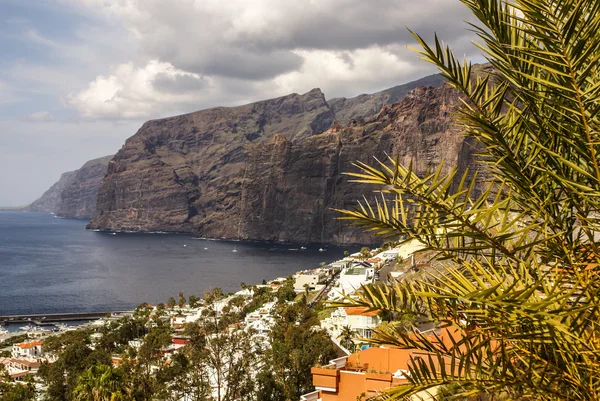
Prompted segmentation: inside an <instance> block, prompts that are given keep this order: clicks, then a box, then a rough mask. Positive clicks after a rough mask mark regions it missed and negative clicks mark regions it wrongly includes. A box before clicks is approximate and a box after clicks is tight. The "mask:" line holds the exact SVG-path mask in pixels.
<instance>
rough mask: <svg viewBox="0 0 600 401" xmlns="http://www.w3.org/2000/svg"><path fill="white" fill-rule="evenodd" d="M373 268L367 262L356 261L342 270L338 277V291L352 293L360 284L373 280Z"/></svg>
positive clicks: (346, 293) (345, 293)
mask: <svg viewBox="0 0 600 401" xmlns="http://www.w3.org/2000/svg"><path fill="white" fill-rule="evenodd" d="M374 277H375V269H374V268H373V266H372V265H371V264H369V263H367V262H356V263H354V264H353V265H352V266H351V267H349V268H346V269H344V270H342V273H341V274H340V279H339V290H338V291H339V292H340V293H341V294H344V295H348V294H352V293H353V292H354V291H356V290H358V289H360V287H361V286H363V285H365V284H369V283H372V282H373V278H374Z"/></svg>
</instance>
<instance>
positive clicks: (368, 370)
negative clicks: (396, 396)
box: [300, 330, 452, 401]
mask: <svg viewBox="0 0 600 401" xmlns="http://www.w3.org/2000/svg"><path fill="white" fill-rule="evenodd" d="M437 338H439V340H441V341H442V342H443V343H445V344H446V345H447V346H448V347H451V346H452V341H451V340H450V336H449V335H448V333H447V330H441V331H440V332H439V333H438V337H437ZM427 357H428V353H427V352H423V351H419V350H415V349H401V348H395V347H371V348H367V349H365V350H361V351H358V352H356V353H354V354H352V355H349V356H345V357H341V358H337V359H334V360H332V361H330V364H329V365H327V366H324V367H313V368H312V369H311V373H312V376H313V385H314V386H315V391H313V392H310V393H308V394H305V395H303V396H301V397H300V400H301V401H346V400H356V399H358V397H360V396H364V398H365V399H369V398H371V397H374V396H376V395H378V394H379V393H380V392H381V391H382V390H385V389H387V388H390V387H393V386H396V385H399V384H403V383H406V382H407V379H408V378H409V377H410V371H409V363H410V361H411V358H412V359H418V358H427ZM435 395H436V391H435V389H433V390H429V392H428V393H427V394H425V393H423V394H418V396H423V397H424V398H421V399H434V398H431V397H434V396H435Z"/></svg>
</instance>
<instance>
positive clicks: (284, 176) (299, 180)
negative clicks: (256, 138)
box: [207, 87, 473, 244]
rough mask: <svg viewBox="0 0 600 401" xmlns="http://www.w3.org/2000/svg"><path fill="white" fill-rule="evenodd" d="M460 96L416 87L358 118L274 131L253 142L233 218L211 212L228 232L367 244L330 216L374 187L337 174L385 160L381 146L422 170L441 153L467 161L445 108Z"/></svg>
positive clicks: (453, 162)
mask: <svg viewBox="0 0 600 401" xmlns="http://www.w3.org/2000/svg"><path fill="white" fill-rule="evenodd" d="M458 100H459V99H458V95H457V93H456V92H455V91H454V90H452V89H450V88H448V87H443V88H435V89H434V88H419V89H416V90H414V91H412V92H411V93H410V94H409V95H408V96H407V97H406V98H404V100H402V101H401V102H400V103H397V104H395V105H391V106H385V107H384V108H383V109H382V110H381V112H380V113H379V114H378V115H377V116H376V117H374V118H372V119H370V120H368V121H367V122H366V123H364V124H359V123H352V122H351V123H350V124H349V125H348V126H346V127H343V128H341V127H333V128H332V129H330V130H328V131H327V132H326V133H324V134H322V135H316V136H313V137H311V138H307V139H306V140H304V141H302V142H299V143H295V144H294V143H291V142H289V141H286V140H285V139H284V138H282V137H276V138H273V140H272V141H270V142H269V143H267V144H263V145H259V146H257V147H256V148H254V149H253V150H252V152H251V153H250V156H249V160H248V164H247V171H246V175H245V177H246V179H245V180H244V182H243V184H242V193H241V195H240V202H239V207H238V208H237V209H238V210H239V217H238V221H237V223H236V222H235V219H234V218H233V217H229V218H227V217H226V216H225V215H223V216H221V217H219V218H216V219H215V221H218V222H219V230H223V231H224V228H225V227H228V226H229V227H230V226H232V225H233V226H234V227H236V226H237V231H236V230H234V231H232V232H230V235H231V236H237V237H239V238H248V239H250V238H252V239H265V240H277V241H296V242H331V243H336V244H348V243H361V244H366V243H372V242H373V241H374V239H373V238H372V237H371V236H370V235H365V234H364V232H362V231H361V230H360V229H357V228H355V227H351V226H349V225H348V224H347V222H343V221H340V220H336V217H338V215H337V213H336V212H334V211H332V209H334V208H337V209H340V208H351V207H353V206H355V205H356V201H357V200H358V199H361V198H362V196H363V195H367V196H368V195H369V193H370V192H371V191H372V190H373V188H372V187H367V186H364V185H361V184H356V183H351V182H348V179H347V177H346V176H344V175H343V174H342V173H343V172H347V171H353V170H355V168H354V167H353V166H352V163H353V162H355V161H357V160H360V161H363V162H367V163H369V164H372V162H373V161H374V160H373V156H375V157H377V158H379V159H380V160H384V158H385V155H386V153H387V154H389V155H393V156H396V155H397V156H398V157H399V158H400V161H401V162H402V163H405V164H408V163H410V162H411V161H412V162H413V167H414V168H415V170H416V171H417V172H421V173H422V172H425V171H426V170H427V169H428V168H430V167H437V165H439V163H440V161H441V160H445V161H446V164H445V166H446V171H447V170H449V169H450V168H451V167H453V166H455V165H465V166H466V165H470V164H472V163H473V160H472V153H471V152H465V151H464V149H465V148H467V149H468V148H469V146H470V145H469V144H467V143H466V142H465V140H464V138H463V137H462V135H461V134H460V132H459V129H457V127H456V126H455V125H454V124H453V121H452V117H451V116H450V113H449V112H450V111H452V109H453V108H455V107H456V106H457V105H458ZM465 158H466V159H465ZM225 219H228V220H229V221H230V223H229V224H228V223H226V222H225V221H224V220H225ZM212 230H213V226H212V225H209V228H208V230H207V231H208V232H211V231H212ZM376 242H378V241H376Z"/></svg>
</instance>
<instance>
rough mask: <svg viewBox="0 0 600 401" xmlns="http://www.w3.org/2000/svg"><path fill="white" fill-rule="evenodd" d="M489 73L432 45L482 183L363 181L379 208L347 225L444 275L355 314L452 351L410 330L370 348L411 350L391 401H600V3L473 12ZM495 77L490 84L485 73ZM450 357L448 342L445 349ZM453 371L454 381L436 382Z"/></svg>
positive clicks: (381, 170) (401, 177) (532, 3)
mask: <svg viewBox="0 0 600 401" xmlns="http://www.w3.org/2000/svg"><path fill="white" fill-rule="evenodd" d="M462 2H463V3H464V4H465V5H466V6H467V7H468V8H469V9H470V10H471V11H472V13H473V14H474V16H475V17H476V18H477V19H478V20H479V21H480V23H481V25H480V26H474V29H475V31H476V32H477V34H478V35H479V37H480V39H481V40H482V41H483V43H482V44H481V45H480V46H479V47H480V49H481V50H482V51H483V52H484V53H485V54H486V56H487V58H488V60H489V63H490V64H491V67H492V71H491V72H490V73H489V74H486V73H485V71H482V69H481V68H477V69H474V68H473V67H472V66H471V64H469V63H467V62H466V61H465V62H462V61H459V60H457V59H456V58H455V56H454V54H453V53H452V51H451V50H450V49H448V48H445V47H444V46H443V45H442V43H441V42H440V41H438V39H437V37H436V38H435V45H434V46H429V45H428V44H426V43H425V42H424V41H423V40H422V39H421V37H419V36H418V35H415V39H416V40H417V41H418V42H419V43H420V45H421V46H422V48H423V50H422V51H421V52H420V53H421V56H422V57H423V58H424V59H425V60H427V61H429V62H431V63H433V64H435V65H436V66H437V67H438V68H439V70H440V72H441V74H442V76H443V77H444V78H446V80H447V81H448V84H449V85H451V86H452V87H454V88H456V89H457V90H458V91H459V92H460V93H461V94H462V96H463V99H464V106H463V107H462V108H461V110H460V114H459V115H458V118H459V120H458V121H459V122H460V124H462V126H463V127H464V131H465V133H466V135H468V138H467V142H468V143H469V144H470V145H471V146H474V147H475V148H476V149H477V150H478V152H479V153H480V155H481V156H480V161H481V163H482V165H483V166H485V170H486V174H487V177H489V178H486V179H485V180H483V179H480V180H479V182H480V183H482V182H486V184H485V185H484V186H483V188H482V189H481V187H480V188H477V187H476V186H475V184H474V183H475V182H476V181H477V180H478V179H477V174H476V173H475V174H472V173H473V172H467V173H465V174H459V173H457V170H456V168H452V169H448V168H445V167H443V166H440V167H439V168H437V169H435V170H433V171H430V172H427V173H425V174H424V175H418V174H416V172H415V171H414V169H413V166H412V165H408V166H403V165H400V163H399V162H398V161H397V160H395V159H393V158H390V159H389V160H388V161H387V162H381V163H380V164H379V165H378V166H376V167H371V166H368V165H366V164H363V163H358V164H357V166H358V167H359V169H360V170H361V171H360V172H359V173H353V174H352V175H353V176H354V178H355V179H356V180H357V181H359V182H362V183H366V184H369V185H374V186H376V187H377V189H378V190H379V191H380V192H381V194H382V196H381V198H380V200H379V201H378V203H377V204H376V205H374V206H372V208H369V207H368V206H367V205H364V204H363V205H362V207H359V208H357V209H355V210H346V211H343V213H344V214H345V218H346V219H350V220H353V222H354V223H356V224H359V225H361V226H363V227H365V228H366V229H370V230H373V231H372V232H376V233H379V234H381V235H383V236H385V237H386V238H394V237H395V238H398V237H400V236H406V238H408V239H414V240H417V241H420V242H421V243H422V244H423V245H424V246H425V249H426V250H428V251H436V252H437V253H438V256H437V259H438V260H440V262H439V263H438V266H439V267H440V268H438V269H436V272H424V273H423V275H422V276H421V278H419V279H417V280H415V281H411V280H403V282H401V283H395V284H394V285H393V286H392V287H387V288H383V289H381V291H380V290H377V291H375V289H374V288H373V287H366V288H365V289H364V291H363V295H362V298H361V299H360V300H359V301H358V302H357V304H359V305H365V306H369V307H371V308H375V309H381V310H392V311H394V312H404V311H407V310H409V311H414V312H415V313H418V314H419V315H420V316H421V319H423V320H427V321H430V322H439V323H440V324H441V325H442V326H444V327H447V328H448V330H447V331H446V332H445V336H447V338H450V337H451V338H452V340H453V341H454V344H455V345H454V346H451V347H449V346H446V345H444V344H443V343H442V342H441V341H440V340H436V339H435V338H432V337H426V336H420V335H419V334H418V333H416V332H413V331H412V330H408V331H407V332H402V331H398V332H395V333H393V334H389V333H387V334H386V333H378V336H377V338H376V339H375V340H374V342H376V343H384V344H393V345H397V346H400V347H404V348H414V349H418V350H421V351H423V352H426V353H430V354H431V358H420V359H415V360H412V361H410V363H409V370H410V371H411V374H410V376H409V379H408V384H406V385H401V386H398V387H397V388H394V389H393V390H391V391H390V392H389V395H390V396H392V397H393V398H394V399H401V398H402V397H404V396H407V395H410V394H415V393H417V392H419V391H422V390H426V389H431V388H433V387H436V386H441V385H444V386H447V385H457V386H458V387H459V388H460V389H459V391H458V392H457V396H459V397H460V396H461V395H465V394H470V395H475V394H478V393H486V392H487V393H491V394H494V393H496V394H499V393H504V394H505V395H507V396H508V398H510V399H544V400H558V399H571V400H597V399H599V398H600V349H599V348H600V337H599V332H598V322H599V321H600V316H599V315H600V292H599V291H600V275H599V274H598V264H599V262H600V249H599V248H598V246H599V245H598V243H597V241H596V238H595V236H596V233H597V232H598V230H599V229H600V221H599V216H600V215H599V212H598V211H599V210H600V167H599V158H598V154H599V152H600V116H599V113H600V63H599V62H598V60H599V59H600V35H599V34H598V32H600V2H598V1H597V0H577V1H575V0H562V1H558V0H514V1H504V0H502V1H497V0H463V1H462ZM488 71H489V70H488ZM446 344H447V343H446ZM440 366H443V367H444V369H440Z"/></svg>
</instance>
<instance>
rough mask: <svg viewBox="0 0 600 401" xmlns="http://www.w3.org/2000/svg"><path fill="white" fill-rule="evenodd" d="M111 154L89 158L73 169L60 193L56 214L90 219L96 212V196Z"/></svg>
mask: <svg viewBox="0 0 600 401" xmlns="http://www.w3.org/2000/svg"><path fill="white" fill-rule="evenodd" d="M112 158H113V156H112V155H110V156H105V157H101V158H98V159H94V160H90V161H89V162H87V163H85V164H84V165H83V166H81V167H80V168H79V169H78V170H75V172H74V174H73V175H72V176H71V178H70V179H69V180H68V182H67V184H66V185H65V187H64V188H63V190H62V192H61V194H60V202H59V203H58V205H57V208H56V212H55V213H56V215H58V216H61V217H68V218H75V219H91V218H92V217H93V216H94V213H95V212H96V197H97V195H98V190H99V189H100V186H101V185H102V179H103V178H104V176H105V175H106V171H107V170H108V162H109V161H110V160H111V159H112Z"/></svg>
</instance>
